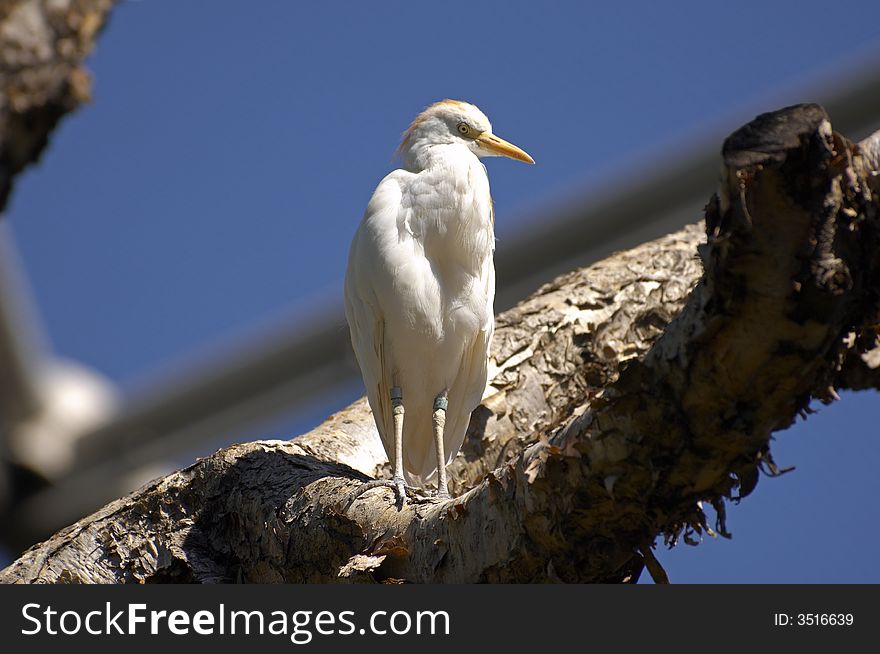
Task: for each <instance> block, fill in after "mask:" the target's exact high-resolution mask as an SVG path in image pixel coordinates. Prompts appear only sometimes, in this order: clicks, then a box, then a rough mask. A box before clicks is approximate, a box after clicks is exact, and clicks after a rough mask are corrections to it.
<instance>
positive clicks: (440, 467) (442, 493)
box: [432, 391, 449, 500]
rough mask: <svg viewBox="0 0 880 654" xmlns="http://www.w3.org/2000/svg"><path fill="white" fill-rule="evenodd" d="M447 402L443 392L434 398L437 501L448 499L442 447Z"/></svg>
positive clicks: (444, 455) (444, 456)
mask: <svg viewBox="0 0 880 654" xmlns="http://www.w3.org/2000/svg"><path fill="white" fill-rule="evenodd" d="M448 406H449V400H448V399H447V398H446V392H445V391H444V392H443V393H441V394H440V395H438V396H437V397H435V398H434V414H433V416H432V417H433V423H434V447H435V448H436V450H437V495H436V497H438V498H439V499H444V500H445V499H449V489H448V488H447V483H448V482H447V479H446V452H445V450H444V447H443V429H444V427H445V426H446V408H447V407H448Z"/></svg>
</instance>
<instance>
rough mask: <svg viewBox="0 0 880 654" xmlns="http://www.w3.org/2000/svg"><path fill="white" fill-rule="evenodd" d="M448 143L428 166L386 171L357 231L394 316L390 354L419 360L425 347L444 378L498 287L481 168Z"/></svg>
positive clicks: (383, 302)
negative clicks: (445, 151) (496, 285)
mask: <svg viewBox="0 0 880 654" xmlns="http://www.w3.org/2000/svg"><path fill="white" fill-rule="evenodd" d="M449 150H450V152H448V153H442V154H440V153H438V156H436V157H434V158H433V159H432V160H431V162H430V165H429V166H428V167H427V168H426V169H425V170H422V171H418V172H409V171H403V170H397V171H394V172H393V173H391V174H390V175H388V176H387V177H386V178H385V179H384V180H383V181H382V182H381V183H380V185H379V187H378V188H377V189H376V192H375V194H374V196H373V199H372V200H371V202H370V205H369V207H368V208H367V215H366V217H365V220H364V222H363V224H362V225H361V230H363V232H364V233H363V234H359V235H358V237H357V238H358V240H359V241H364V244H365V245H366V247H367V248H369V249H371V250H373V252H372V253H371V255H370V257H369V258H372V260H373V263H374V265H373V266H372V268H373V269H372V271H370V272H371V274H372V285H373V288H374V290H375V292H376V295H375V296H376V301H377V302H378V303H379V305H380V307H381V312H382V313H383V314H384V315H386V316H388V315H390V316H394V317H395V318H396V319H395V320H393V321H388V324H389V329H390V330H391V331H392V332H396V333H389V334H388V335H389V336H390V337H391V340H390V342H392V343H394V344H395V345H394V347H395V350H396V352H395V353H394V358H395V359H397V360H398V361H400V360H401V359H403V358H405V357H410V356H413V357H416V358H418V359H422V360H424V357H425V356H426V354H428V353H429V354H430V356H431V360H432V362H436V365H438V366H439V367H441V368H444V369H445V371H444V372H442V374H441V376H442V377H444V379H445V381H446V382H447V383H451V382H452V377H454V374H455V373H456V372H457V369H458V365H459V361H460V359H461V351H462V350H463V349H464V348H466V347H468V346H469V344H470V343H471V342H472V340H473V337H474V335H475V334H477V333H478V332H479V331H480V330H481V329H487V328H488V327H490V326H491V321H492V320H493V310H492V305H493V300H494V292H495V289H494V271H493V270H492V265H493V264H492V253H493V250H494V229H493V219H492V201H491V197H490V194H489V180H488V178H487V176H486V170H485V167H484V166H483V164H482V163H480V161H479V159H477V157H475V156H474V155H473V154H472V153H470V152H469V151H467V150H464V149H461V148H459V149H453V148H449ZM456 150H457V151H456ZM428 351H429V352H428ZM445 362H448V365H444V364H445ZM440 390H442V389H440Z"/></svg>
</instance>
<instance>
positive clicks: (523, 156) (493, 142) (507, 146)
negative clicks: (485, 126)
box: [475, 132, 535, 164]
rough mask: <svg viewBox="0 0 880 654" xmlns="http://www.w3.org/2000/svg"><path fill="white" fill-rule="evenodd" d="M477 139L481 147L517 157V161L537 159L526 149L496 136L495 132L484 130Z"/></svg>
mask: <svg viewBox="0 0 880 654" xmlns="http://www.w3.org/2000/svg"><path fill="white" fill-rule="evenodd" d="M475 140H476V142H477V143H479V144H480V147H481V148H483V149H484V150H488V151H489V152H491V153H493V154H497V155H499V156H502V157H510V158H511V159H516V160H517V161H523V162H525V163H530V164H533V163H535V160H534V159H532V158H531V157H530V156H529V154H528V153H527V152H526V151H525V150H520V149H519V148H518V147H516V146H515V145H514V144H513V143H508V142H507V141H505V140H504V139H503V138H500V137H498V136H495V135H494V134H489V133H487V132H483V133H482V134H480V135H479V136H478V137H477V138H476V139H475Z"/></svg>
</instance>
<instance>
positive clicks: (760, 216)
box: [0, 105, 880, 583]
mask: <svg viewBox="0 0 880 654" xmlns="http://www.w3.org/2000/svg"><path fill="white" fill-rule="evenodd" d="M723 164H724V165H723V170H724V175H723V179H722V181H721V184H720V187H719V191H718V193H717V194H716V195H715V196H714V197H713V198H712V199H711V201H710V202H709V204H708V206H707V209H706V227H705V232H704V231H703V230H702V229H701V228H700V227H699V226H692V227H688V228H685V229H684V230H682V231H680V232H678V233H676V234H672V235H670V236H667V237H664V238H662V239H659V240H657V241H654V242H652V243H648V244H645V245H643V246H640V247H639V248H635V249H634V250H631V251H628V252H623V253H619V254H617V255H615V256H613V257H611V258H609V259H607V260H605V261H603V262H600V263H598V264H596V265H594V266H592V267H590V268H586V269H583V270H579V271H576V272H573V273H570V274H568V275H564V276H562V277H560V278H558V279H557V280H555V281H554V282H553V283H551V284H548V285H546V286H545V287H543V288H541V289H539V291H538V292H536V293H535V294H534V295H533V296H532V297H530V298H529V299H527V300H525V301H524V302H522V303H521V304H519V305H518V306H517V307H515V308H514V309H512V310H511V311H509V312H507V313H505V314H502V315H501V316H499V318H498V329H497V332H496V339H495V342H494V344H493V362H494V364H495V365H494V375H493V377H492V386H491V388H490V392H489V393H488V394H487V396H486V398H485V400H484V403H483V405H482V406H481V407H479V408H478V409H477V410H476V411H475V412H474V415H473V417H472V420H471V426H470V428H469V430H468V436H467V440H466V444H465V447H464V448H463V450H462V452H461V453H460V454H459V456H458V458H457V459H456V460H455V462H454V463H453V465H452V466H451V469H450V473H451V477H452V479H453V480H454V486H455V489H456V491H457V492H458V493H460V496H459V497H457V498H456V499H454V500H451V501H448V502H443V503H435V502H431V501H427V500H425V501H415V502H410V503H407V504H406V505H405V506H404V508H403V509H402V510H397V509H396V508H395V506H394V500H393V496H392V494H391V492H390V491H389V490H388V489H377V490H375V491H371V492H369V493H367V494H365V495H363V496H362V497H361V498H360V499H358V500H357V501H356V502H355V503H354V505H353V506H352V507H351V508H350V509H349V510H348V511H347V512H343V508H342V507H344V506H345V504H346V499H347V497H348V494H349V493H350V491H352V490H353V489H354V488H355V487H357V485H358V484H359V483H360V482H361V481H362V480H364V479H365V478H366V476H367V475H374V474H383V473H384V472H385V470H384V467H383V460H384V456H383V454H382V451H381V448H379V447H378V437H377V436H376V435H375V428H374V427H373V425H372V419H371V417H370V415H369V411H368V409H367V407H366V404H365V402H364V401H363V400H361V401H359V402H356V403H355V404H353V405H352V406H350V407H348V408H347V409H345V410H344V411H341V412H340V413H338V414H335V415H334V416H331V417H330V418H329V419H328V420H327V421H326V422H325V423H324V424H323V425H321V426H319V427H318V428H317V429H315V430H314V431H312V432H310V433H309V434H306V435H305V436H303V437H301V438H299V439H297V440H295V441H292V442H282V441H260V442H256V443H247V444H242V445H236V446H233V447H230V448H227V449H224V450H221V451H219V452H217V453H216V454H214V455H212V456H210V457H207V458H205V459H202V460H200V461H198V462H197V463H195V464H194V465H192V466H190V467H188V468H186V469H184V470H181V471H179V472H176V473H173V474H171V475H169V476H167V477H165V478H162V479H159V480H156V481H154V482H153V483H151V484H149V485H147V486H145V487H144V488H142V489H140V490H139V491H137V492H135V493H133V494H131V495H129V496H128V497H126V498H123V499H121V500H117V501H116V502H113V503H111V504H110V505H108V506H107V507H105V508H104V509H102V510H101V511H99V512H97V513H95V514H93V515H92V516H89V517H88V518H85V519H83V520H81V521H80V522H78V523H76V524H75V525H73V526H71V527H69V528H67V529H65V530H62V531H61V532H59V533H58V534H56V535H55V536H53V537H52V538H51V539H49V540H48V541H46V542H45V543H42V544H39V545H36V546H34V547H33V548H31V549H30V550H28V551H27V552H25V553H24V555H23V556H22V557H21V558H20V559H19V560H18V561H16V562H15V563H14V564H12V565H11V566H10V567H8V568H7V569H6V570H4V571H2V572H0V581H2V582H25V583H27V582H167V581H196V582H216V581H246V582H276V581H286V582H319V581H320V582H329V581H342V582H375V581H383V582H394V581H408V582H475V581H488V582H512V581H531V582H534V581H545V582H546V581H566V582H590V581H603V582H620V581H632V580H634V579H636V578H637V577H638V575H639V574H640V572H641V570H642V568H643V567H644V566H645V565H647V566H648V567H649V568H650V569H651V570H652V574H654V575H655V576H659V577H662V570H660V569H658V566H657V563H656V560H654V559H653V556H652V555H651V553H650V548H651V547H652V545H653V544H654V543H655V541H656V539H657V538H662V539H664V540H665V541H667V542H676V541H677V540H678V539H681V538H684V539H689V540H690V539H693V538H695V537H697V536H699V535H700V534H701V533H703V532H705V531H708V530H710V526H709V525H708V524H707V521H706V516H705V514H704V513H703V511H702V508H701V504H700V503H701V502H704V503H709V504H711V505H713V506H714V507H715V509H716V513H717V515H718V522H717V523H716V524H715V525H714V530H715V531H717V532H719V533H721V534H725V533H726V530H725V526H724V514H725V503H726V502H727V501H728V500H730V499H739V498H742V497H745V496H746V495H748V494H749V493H750V492H751V491H752V490H753V489H754V487H755V484H756V483H757V481H758V475H759V471H760V470H762V469H763V470H764V471H766V472H769V473H771V474H772V473H774V472H775V466H774V465H773V460H772V457H771V455H770V449H769V441H770V435H771V434H772V433H773V432H774V431H776V430H779V429H784V428H785V427H787V426H789V425H790V424H791V423H792V422H793V421H794V419H795V418H796V416H797V415H799V414H805V413H806V411H807V409H808V404H809V401H810V398H811V397H816V398H818V399H820V400H822V401H830V400H831V399H833V398H834V395H835V394H834V389H833V386H834V384H835V383H839V382H840V380H841V379H843V378H844V377H845V375H846V370H847V368H848V367H849V362H852V361H854V360H856V359H859V360H863V357H865V356H868V357H870V355H869V352H870V351H871V350H872V349H873V348H874V346H875V338H874V331H873V330H874V327H875V325H876V320H875V318H876V315H877V307H878V302H877V300H878V297H877V293H878V290H877V289H878V288H880V286H878V281H880V280H878V274H880V273H878V270H880V265H878V264H880V248H878V246H880V243H878V233H880V230H878V227H880V226H878V219H880V216H878V202H877V198H878V188H877V179H876V177H875V176H873V175H872V172H871V165H870V162H869V161H868V160H867V159H866V157H865V156H864V155H863V153H862V151H861V150H860V149H859V147H858V146H855V145H853V144H851V143H849V142H848V141H847V140H846V139H844V138H843V137H841V136H840V135H838V134H835V133H833V132H832V131H831V128H830V123H829V122H828V119H827V116H826V115H825V112H824V111H823V110H822V109H821V108H820V107H818V106H816V105H799V106H796V107H790V108H787V109H784V110H781V111H778V112H774V113H772V114H765V115H762V116H759V117H758V118H757V119H755V120H754V121H753V122H751V123H749V124H748V125H746V126H745V127H743V128H742V129H740V130H738V131H737V132H735V133H734V134H733V135H731V137H730V138H728V140H727V141H726V142H725V145H724V149H723ZM501 282H502V283H503V280H501Z"/></svg>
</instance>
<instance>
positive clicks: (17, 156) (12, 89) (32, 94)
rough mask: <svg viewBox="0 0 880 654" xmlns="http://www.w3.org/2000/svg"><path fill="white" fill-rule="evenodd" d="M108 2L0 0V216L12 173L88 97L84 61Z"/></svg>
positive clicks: (34, 156)
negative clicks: (59, 122) (64, 117)
mask: <svg viewBox="0 0 880 654" xmlns="http://www.w3.org/2000/svg"><path fill="white" fill-rule="evenodd" d="M112 6H113V0H55V1H50V0H0V213H2V211H3V209H4V208H5V206H6V202H7V200H8V199H9V193H10V192H11V190H12V180H13V177H14V176H15V175H16V174H17V173H18V172H19V171H21V170H22V169H23V168H24V167H25V166H27V165H28V164H31V163H34V162H35V161H37V159H39V157H40V154H41V153H42V151H43V148H45V146H46V143H47V142H48V137H49V133H50V132H51V131H52V130H53V129H54V128H55V125H56V124H57V123H58V121H59V120H60V119H61V117H62V116H64V115H65V114H66V113H68V112H71V111H73V110H74V109H76V108H77V107H78V106H79V105H81V104H82V103H84V102H87V101H88V100H89V98H90V97H91V86H92V83H91V78H90V77H89V74H88V72H86V69H85V67H84V66H83V60H84V59H85V57H86V56H87V55H88V54H89V52H91V50H92V48H93V47H94V43H95V38H96V37H97V34H98V32H99V31H100V29H101V27H102V26H103V25H104V22H105V21H106V19H107V14H108V12H109V11H110V8H111V7H112Z"/></svg>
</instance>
